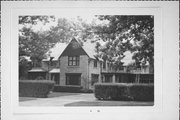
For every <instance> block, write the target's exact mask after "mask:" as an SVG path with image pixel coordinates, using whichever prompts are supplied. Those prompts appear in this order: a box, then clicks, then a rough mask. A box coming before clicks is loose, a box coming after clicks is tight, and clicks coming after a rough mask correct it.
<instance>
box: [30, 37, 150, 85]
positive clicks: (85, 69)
mask: <svg viewBox="0 0 180 120" xmlns="http://www.w3.org/2000/svg"><path fill="white" fill-rule="evenodd" d="M95 45H96V43H95V42H93V43H92V42H85V43H83V45H81V43H79V42H78V41H77V40H76V39H75V38H73V39H72V40H71V41H70V42H69V44H66V43H59V44H57V45H56V46H55V47H54V48H53V49H51V50H50V51H49V56H48V57H47V59H44V60H43V61H42V67H41V68H33V69H32V70H30V71H29V73H30V74H32V73H34V75H35V74H38V75H42V76H43V77H44V78H46V79H51V80H54V81H55V83H56V84H57V85H62V86H65V85H73V86H82V87H83V88H92V87H93V84H94V83H96V82H114V83H115V82H123V81H121V79H122V77H124V76H127V75H126V74H127V70H126V66H127V65H128V63H130V62H132V59H131V60H129V59H130V58H131V57H130V55H128V54H127V55H126V57H125V58H124V61H126V62H124V67H122V69H119V70H114V69H113V68H112V66H111V65H110V64H109V63H108V62H105V61H103V60H102V59H99V58H97V57H95V55H96V51H95ZM128 56H129V58H128ZM147 68H148V67H147ZM143 70H144V73H148V70H147V71H145V69H143ZM135 72H136V71H133V73H135ZM139 72H141V73H143V72H142V70H141V71H139ZM124 74H125V75H124ZM35 76H36V77H37V75H35Z"/></svg>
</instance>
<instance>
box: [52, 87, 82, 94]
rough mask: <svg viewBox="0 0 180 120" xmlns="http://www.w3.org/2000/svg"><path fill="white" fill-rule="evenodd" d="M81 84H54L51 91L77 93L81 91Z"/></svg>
mask: <svg viewBox="0 0 180 120" xmlns="http://www.w3.org/2000/svg"><path fill="white" fill-rule="evenodd" d="M81 89H82V86H71V85H68V86H59V85H55V86H54V89H53V91H54V92H72V93H79V92H81Z"/></svg>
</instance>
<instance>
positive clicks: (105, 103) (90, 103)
mask: <svg viewBox="0 0 180 120" xmlns="http://www.w3.org/2000/svg"><path fill="white" fill-rule="evenodd" d="M153 105H154V102H136V101H80V102H74V103H69V104H65V105H64V106H69V107H70V106H77V107H78V106H153Z"/></svg>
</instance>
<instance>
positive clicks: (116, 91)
mask: <svg viewBox="0 0 180 120" xmlns="http://www.w3.org/2000/svg"><path fill="white" fill-rule="evenodd" d="M94 93H95V97H96V98H97V99H99V100H134V101H153V100H154V85H153V84H130V83H129V84H128V83H98V84H95V92H94Z"/></svg>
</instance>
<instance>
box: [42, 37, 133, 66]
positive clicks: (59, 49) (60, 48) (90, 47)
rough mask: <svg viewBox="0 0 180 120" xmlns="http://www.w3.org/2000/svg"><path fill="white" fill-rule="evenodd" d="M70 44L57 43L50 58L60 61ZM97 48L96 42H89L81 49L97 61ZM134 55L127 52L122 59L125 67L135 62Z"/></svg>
mask: <svg viewBox="0 0 180 120" xmlns="http://www.w3.org/2000/svg"><path fill="white" fill-rule="evenodd" d="M72 40H74V39H72ZM72 40H71V41H72ZM71 41H70V42H69V44H70V43H71ZM76 41H77V40H76ZM77 42H78V41H77ZM98 42H99V41H98ZM69 44H67V43H57V44H56V45H55V47H54V48H52V49H51V50H50V51H51V53H50V56H51V57H54V58H53V61H55V60H58V58H59V57H60V56H61V55H62V53H63V52H64V51H65V49H67V46H68V45H69ZM79 44H80V43H79ZM100 44H101V45H103V44H105V42H103V41H100ZM95 46H96V42H91V41H90V40H89V41H87V42H84V43H83V45H82V46H81V47H82V49H83V50H84V51H85V52H86V54H87V55H88V56H89V58H92V59H96V58H95V55H96V51H95ZM132 55H133V54H132V53H131V52H130V51H127V52H125V57H124V58H123V59H122V62H124V64H123V65H124V66H127V65H128V64H130V63H133V62H134V60H133V59H132ZM49 60H50V58H47V59H44V60H43V61H49Z"/></svg>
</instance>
